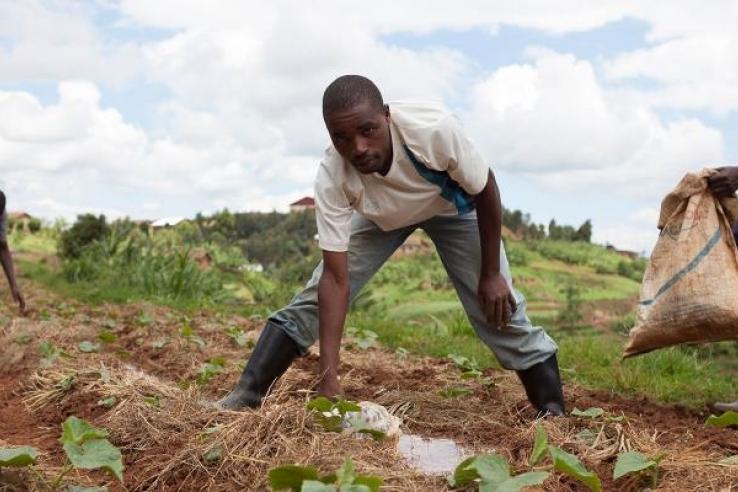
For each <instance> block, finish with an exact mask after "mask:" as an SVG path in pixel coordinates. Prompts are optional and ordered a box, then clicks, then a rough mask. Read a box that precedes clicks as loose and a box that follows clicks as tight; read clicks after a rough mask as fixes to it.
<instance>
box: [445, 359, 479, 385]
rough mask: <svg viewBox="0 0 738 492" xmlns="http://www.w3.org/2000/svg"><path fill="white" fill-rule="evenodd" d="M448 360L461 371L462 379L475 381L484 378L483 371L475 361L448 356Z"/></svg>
mask: <svg viewBox="0 0 738 492" xmlns="http://www.w3.org/2000/svg"><path fill="white" fill-rule="evenodd" d="M448 358H449V359H451V360H452V361H453V363H454V364H456V367H458V368H459V370H460V371H461V377H462V378H464V379H473V378H478V377H481V376H482V371H481V370H480V369H479V363H478V362H477V361H476V360H475V359H470V358H468V357H466V356H463V355H458V354H448Z"/></svg>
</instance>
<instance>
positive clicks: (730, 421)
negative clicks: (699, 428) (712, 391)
mask: <svg viewBox="0 0 738 492" xmlns="http://www.w3.org/2000/svg"><path fill="white" fill-rule="evenodd" d="M705 425H710V426H713V427H719V428H723V427H732V426H738V412H734V411H732V410H728V411H727V412H725V413H723V414H722V415H720V416H719V417H718V416H716V415H710V416H709V417H707V420H706V421H705Z"/></svg>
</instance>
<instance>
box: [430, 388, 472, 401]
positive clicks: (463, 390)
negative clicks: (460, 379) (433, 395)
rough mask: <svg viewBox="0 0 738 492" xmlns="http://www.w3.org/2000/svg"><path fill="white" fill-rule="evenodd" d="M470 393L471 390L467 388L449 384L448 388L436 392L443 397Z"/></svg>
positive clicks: (455, 396)
mask: <svg viewBox="0 0 738 492" xmlns="http://www.w3.org/2000/svg"><path fill="white" fill-rule="evenodd" d="M471 393H472V390H470V389H469V388H463V387H461V386H449V387H448V388H444V389H442V390H440V391H439V392H438V394H439V395H441V396H442V397H444V398H447V399H449V398H458V397H461V396H466V395H470V394H471Z"/></svg>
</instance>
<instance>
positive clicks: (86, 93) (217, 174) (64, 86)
mask: <svg viewBox="0 0 738 492" xmlns="http://www.w3.org/2000/svg"><path fill="white" fill-rule="evenodd" d="M58 92H59V98H58V102H56V103H54V104H49V105H43V104H42V103H41V102H40V101H39V100H38V99H37V98H35V97H34V96H32V95H31V94H28V93H24V92H0V112H1V113H3V114H4V115H10V116H11V118H9V119H5V120H4V121H5V122H7V121H12V124H0V172H1V173H2V181H3V184H4V186H5V187H6V190H11V191H12V193H10V195H12V196H13V199H14V201H15V208H27V209H29V211H31V212H33V213H38V214H42V215H46V214H60V215H64V216H65V217H67V218H71V216H73V215H74V214H75V213H76V212H82V211H88V210H95V207H97V208H99V209H107V211H108V213H109V214H110V215H112V216H120V215H123V214H124V213H126V214H131V215H146V214H147V213H150V212H151V211H154V210H156V211H161V212H162V213H163V212H165V211H167V205H166V203H165V204H161V203H160V200H161V199H165V200H167V199H168V200H173V201H175V202H177V203H178V205H177V206H178V207H179V209H178V210H177V212H181V213H187V214H194V213H195V212H196V211H198V210H214V209H217V208H219V207H222V206H228V207H229V208H231V209H239V210H240V209H244V208H249V209H253V208H257V209H267V210H268V209H272V208H280V209H284V208H285V207H286V205H287V203H289V201H287V200H292V199H293V197H295V196H296V195H298V194H300V193H305V191H306V190H309V189H310V187H311V186H310V185H311V183H312V179H313V176H314V173H315V170H316V168H317V165H318V161H317V159H316V158H315V157H314V156H301V155H288V154H286V153H285V146H284V145H283V141H284V138H282V137H281V135H276V136H274V135H272V138H262V139H260V140H259V139H253V140H251V141H250V142H249V143H250V144H251V145H248V146H247V145H244V144H243V143H242V142H239V141H238V140H237V139H236V138H233V137H232V135H231V133H229V132H228V131H223V132H221V131H219V130H220V129H223V128H224V127H223V126H221V125H220V124H219V122H218V120H217V118H215V117H214V116H213V115H211V114H207V113H197V112H192V111H186V110H184V109H182V108H181V107H178V106H176V105H173V106H170V107H168V108H167V110H169V111H171V114H172V115H173V116H174V117H176V118H175V119H176V121H177V125H175V126H171V127H170V128H169V131H168V132H167V134H166V135H165V136H161V137H158V138H156V137H152V136H150V135H148V134H147V133H145V132H144V131H143V130H141V129H140V128H137V127H135V126H134V125H132V124H130V123H128V122H126V121H125V120H124V119H123V117H122V116H121V115H120V113H118V112H117V111H116V110H115V109H111V108H104V107H101V105H100V97H99V91H98V89H97V87H96V86H95V85H94V84H91V83H89V82H79V81H69V82H62V83H60V84H59V87H58ZM274 131H275V130H274V129H270V130H268V131H267V133H269V132H274ZM193 135H199V137H200V138H199V139H193V138H191V137H192V136H193ZM254 142H258V143H261V145H253V143H254ZM140 195H143V196H152V197H156V198H157V199H156V200H141V199H140V198H137V197H138V196H140ZM38 197H44V198H43V199H39V198H38ZM181 202H186V204H185V205H182V204H181ZM106 203H119V204H120V206H116V207H110V206H109V205H106Z"/></svg>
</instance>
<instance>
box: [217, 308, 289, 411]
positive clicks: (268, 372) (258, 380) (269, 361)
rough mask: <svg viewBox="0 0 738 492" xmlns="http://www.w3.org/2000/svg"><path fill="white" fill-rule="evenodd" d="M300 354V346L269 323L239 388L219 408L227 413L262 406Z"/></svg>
mask: <svg viewBox="0 0 738 492" xmlns="http://www.w3.org/2000/svg"><path fill="white" fill-rule="evenodd" d="M299 354H300V351H299V349H298V347H297V344H296V343H295V342H294V341H293V340H292V339H291V338H290V337H289V336H288V335H287V334H286V333H285V332H284V331H282V330H281V329H279V328H278V327H277V326H274V325H273V324H272V323H269V322H267V324H266V326H265V327H264V330H262V332H261V336H259V341H257V342H256V346H255V347H254V350H253V352H251V357H250V358H249V360H248V362H247V363H246V368H245V369H244V370H243V372H242V373H241V377H240V378H239V380H238V383H236V387H235V388H233V390H232V391H231V392H230V393H228V395H226V397H225V398H223V399H221V400H219V401H218V402H217V403H216V404H215V405H216V406H217V407H218V408H220V409H223V410H240V409H242V408H245V407H250V408H256V407H258V406H260V405H261V401H262V400H263V399H264V397H265V396H266V394H267V392H268V391H269V388H270V387H271V386H272V384H274V382H275V381H276V380H277V379H279V377H280V376H281V375H282V374H284V372H285V371H286V370H287V368H288V367H290V364H292V361H293V360H295V358H296V357H297V356H298V355H299Z"/></svg>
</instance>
